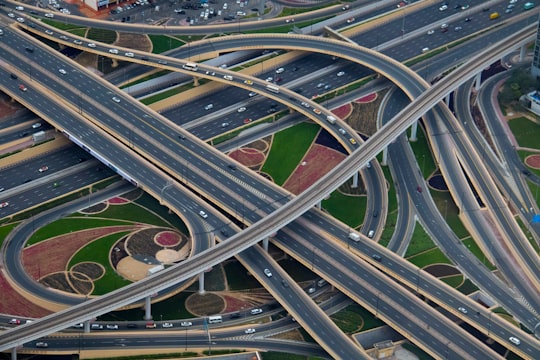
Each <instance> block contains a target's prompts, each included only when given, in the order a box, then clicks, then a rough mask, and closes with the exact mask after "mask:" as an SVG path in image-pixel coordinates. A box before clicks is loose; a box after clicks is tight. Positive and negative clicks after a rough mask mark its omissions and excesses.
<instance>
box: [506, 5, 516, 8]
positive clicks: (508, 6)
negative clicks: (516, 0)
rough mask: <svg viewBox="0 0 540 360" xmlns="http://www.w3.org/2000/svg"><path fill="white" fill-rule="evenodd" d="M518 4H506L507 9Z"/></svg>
mask: <svg viewBox="0 0 540 360" xmlns="http://www.w3.org/2000/svg"><path fill="white" fill-rule="evenodd" d="M515 6H516V5H515V4H508V5H506V8H507V9H513V8H514V7H515Z"/></svg>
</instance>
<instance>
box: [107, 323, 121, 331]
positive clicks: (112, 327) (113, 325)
mask: <svg viewBox="0 0 540 360" xmlns="http://www.w3.org/2000/svg"><path fill="white" fill-rule="evenodd" d="M107 330H118V325H116V324H107Z"/></svg>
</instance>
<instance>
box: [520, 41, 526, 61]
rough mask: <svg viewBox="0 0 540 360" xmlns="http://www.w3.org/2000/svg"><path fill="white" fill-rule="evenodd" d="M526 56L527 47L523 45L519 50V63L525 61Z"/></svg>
mask: <svg viewBox="0 0 540 360" xmlns="http://www.w3.org/2000/svg"><path fill="white" fill-rule="evenodd" d="M525 55H527V47H526V46H525V45H523V46H522V47H520V48H519V62H522V61H524V60H525Z"/></svg>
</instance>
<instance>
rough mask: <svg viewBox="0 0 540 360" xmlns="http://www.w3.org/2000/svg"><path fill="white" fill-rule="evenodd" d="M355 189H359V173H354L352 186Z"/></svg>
mask: <svg viewBox="0 0 540 360" xmlns="http://www.w3.org/2000/svg"><path fill="white" fill-rule="evenodd" d="M351 187H352V188H353V189H356V188H357V187H358V171H357V172H355V173H354V175H353V177H352V186H351Z"/></svg>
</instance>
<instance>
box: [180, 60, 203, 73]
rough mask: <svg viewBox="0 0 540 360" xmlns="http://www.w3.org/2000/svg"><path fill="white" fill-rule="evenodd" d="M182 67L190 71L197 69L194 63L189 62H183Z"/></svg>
mask: <svg viewBox="0 0 540 360" xmlns="http://www.w3.org/2000/svg"><path fill="white" fill-rule="evenodd" d="M182 68H183V69H186V70H190V71H197V70H198V69H199V67H198V66H197V64H196V63H191V62H188V63H185V64H184V65H182Z"/></svg>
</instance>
